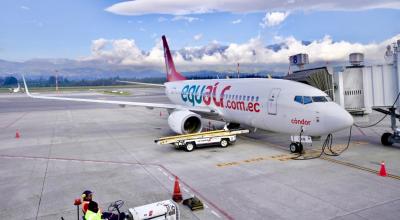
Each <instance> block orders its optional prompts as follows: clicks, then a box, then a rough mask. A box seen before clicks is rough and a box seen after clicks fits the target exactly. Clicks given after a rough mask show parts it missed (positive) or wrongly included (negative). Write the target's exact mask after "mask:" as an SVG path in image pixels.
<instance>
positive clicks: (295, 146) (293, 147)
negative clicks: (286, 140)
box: [289, 143, 303, 153]
mask: <svg viewBox="0 0 400 220" xmlns="http://www.w3.org/2000/svg"><path fill="white" fill-rule="evenodd" d="M289 150H290V152H292V153H301V152H302V151H303V145H302V144H299V143H291V144H290V145H289Z"/></svg>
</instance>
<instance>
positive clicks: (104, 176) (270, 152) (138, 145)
mask: <svg viewBox="0 0 400 220" xmlns="http://www.w3.org/2000/svg"><path fill="white" fill-rule="evenodd" d="M124 90H126V89H124ZM130 92H131V93H132V95H130V96H112V95H105V94H99V93H96V92H94V91H89V92H72V93H68V94H64V93H62V94H54V95H62V96H68V97H69V96H71V97H81V98H96V99H110V100H130V101H142V102H143V101H146V102H158V103H168V102H169V101H168V99H167V98H166V97H165V95H164V94H163V90H162V89H152V88H135V89H131V90H130ZM381 116H382V115H380V114H378V113H374V114H372V115H370V116H368V117H367V118H363V119H356V122H357V123H359V124H370V123H372V122H374V121H376V120H378V119H379V118H380V117H381ZM167 118H168V113H167V112H166V111H165V110H160V109H154V110H149V109H146V108H143V107H125V108H121V107H119V106H114V105H108V104H94V103H77V102H67V101H51V100H39V99H32V98H29V97H26V96H25V95H24V94H0V131H1V132H0V167H1V168H0V176H1V178H0V194H1V195H2V196H0V219H43V220H44V219H61V217H63V218H64V219H65V220H68V219H76V207H75V206H74V205H73V202H74V199H75V198H79V197H80V195H81V193H82V192H83V191H84V190H86V189H90V190H92V191H94V200H96V201H98V202H99V204H100V207H102V209H103V210H106V209H107V206H108V204H110V203H111V202H113V201H115V200H120V199H121V200H123V201H125V205H124V207H123V208H122V210H123V211H127V209H128V208H132V207H135V206H140V205H145V204H149V203H153V202H156V201H161V200H166V199H171V196H172V190H173V187H174V178H175V176H177V177H179V180H180V186H181V190H182V192H183V197H184V198H188V197H190V196H192V195H195V196H197V197H198V198H200V199H201V200H202V201H203V203H204V204H205V209H204V210H200V211H194V212H192V211H190V210H189V209H188V208H187V207H185V206H183V205H179V207H180V211H181V219H297V220H298V219H341V220H344V219H346V220H348V219H349V220H350V219H356V220H358V219H396V220H397V219H400V160H399V158H400V145H393V146H391V147H387V146H382V145H381V144H380V136H381V134H382V133H383V132H384V131H390V124H389V120H388V119H385V120H384V121H383V122H382V123H381V124H379V125H378V126H375V127H372V128H368V129H359V128H355V127H353V130H352V138H351V142H350V145H349V148H348V150H347V151H345V152H344V153H342V154H341V155H340V156H336V157H330V156H323V157H321V158H318V159H311V160H293V159H292V157H294V156H295V155H293V154H290V152H289V150H288V146H289V143H290V137H289V136H287V135H284V134H278V133H270V132H266V131H257V132H255V133H251V134H248V135H243V136H240V137H239V138H238V140H237V142H236V144H234V145H232V146H229V147H228V148H220V147H217V146H215V147H206V148H199V149H196V150H194V151H193V152H185V151H182V150H176V149H175V148H174V147H173V146H169V145H157V144H155V143H154V140H155V139H156V138H158V137H162V136H167V135H172V134H173V132H172V131H171V130H170V129H169V127H168V124H167ZM368 118H369V120H368ZM208 123H209V121H208V120H204V124H205V125H206V126H207V125H208ZM210 123H211V125H212V126H215V127H218V126H220V125H221V124H220V123H218V122H215V121H211V122H210ZM17 130H18V131H19V133H20V138H15V134H16V131H17ZM333 135H334V140H333V142H334V143H333V144H334V148H333V149H335V150H337V151H340V150H342V149H345V146H346V143H347V141H348V135H349V131H348V130H344V131H341V132H338V133H335V134H333ZM323 140H324V137H322V138H321V140H320V141H314V142H313V144H312V146H310V145H307V146H305V148H306V154H307V155H311V156H312V155H317V154H318V152H319V151H320V149H321V145H322V142H323ZM382 161H384V162H385V165H386V169H387V172H388V173H389V174H390V176H388V177H381V176H379V175H377V171H379V168H380V164H381V162H382Z"/></svg>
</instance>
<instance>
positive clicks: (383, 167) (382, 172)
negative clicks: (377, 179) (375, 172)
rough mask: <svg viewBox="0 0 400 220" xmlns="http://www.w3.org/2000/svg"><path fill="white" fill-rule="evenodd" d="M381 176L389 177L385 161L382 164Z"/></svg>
mask: <svg viewBox="0 0 400 220" xmlns="http://www.w3.org/2000/svg"><path fill="white" fill-rule="evenodd" d="M379 176H387V174H386V168H385V162H383V161H382V163H381V170H380V171H379Z"/></svg>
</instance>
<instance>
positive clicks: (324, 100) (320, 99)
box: [312, 96, 328, 102]
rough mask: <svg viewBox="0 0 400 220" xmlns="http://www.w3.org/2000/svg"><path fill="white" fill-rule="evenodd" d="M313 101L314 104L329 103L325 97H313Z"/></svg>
mask: <svg viewBox="0 0 400 220" xmlns="http://www.w3.org/2000/svg"><path fill="white" fill-rule="evenodd" d="M312 100H313V102H327V101H328V100H327V99H326V97H325V96H313V97H312Z"/></svg>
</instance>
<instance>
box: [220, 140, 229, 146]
mask: <svg viewBox="0 0 400 220" xmlns="http://www.w3.org/2000/svg"><path fill="white" fill-rule="evenodd" d="M220 144H221V147H222V148H225V147H228V145H229V142H228V140H226V139H222V140H221V142H220Z"/></svg>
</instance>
